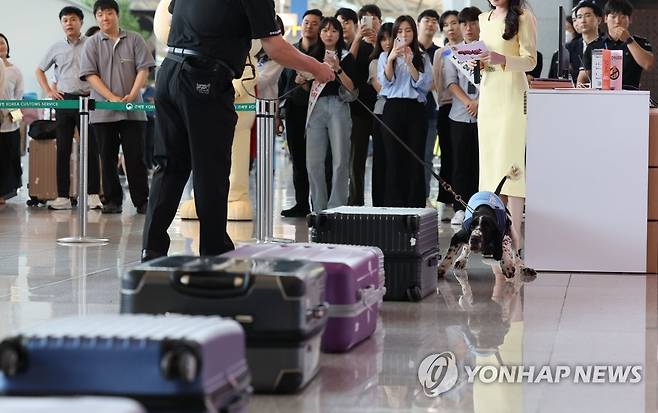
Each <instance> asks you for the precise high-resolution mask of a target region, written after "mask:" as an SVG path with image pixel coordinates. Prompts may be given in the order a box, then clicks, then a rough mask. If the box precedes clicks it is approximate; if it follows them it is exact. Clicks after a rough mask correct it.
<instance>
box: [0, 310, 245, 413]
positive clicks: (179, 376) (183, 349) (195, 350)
mask: <svg viewBox="0 0 658 413" xmlns="http://www.w3.org/2000/svg"><path fill="white" fill-rule="evenodd" d="M0 367H2V374H0V393H2V394H8V395H19V396H35V395H36V396H40V395H49V396H72V395H98V396H121V397H129V398H132V399H135V400H137V401H139V402H140V403H141V404H143V405H144V406H145V407H146V408H147V409H148V410H149V411H151V412H158V413H161V412H172V413H173V412H188V411H194V412H197V411H204V410H206V409H208V410H213V409H214V410H215V411H224V410H230V411H232V412H242V411H244V410H245V407H246V402H247V400H248V398H249V395H250V393H251V386H250V375H249V369H248V367H247V360H246V355H245V335H244V331H243V329H242V328H241V327H240V325H239V324H238V323H237V322H235V321H233V320H229V319H223V318H220V317H204V316H182V315H167V316H152V315H93V316H86V317H66V318H59V319H54V320H50V321H48V322H45V323H44V324H42V325H38V326H36V327H33V328H28V329H25V330H24V331H21V332H19V334H18V335H15V336H12V337H9V338H6V339H4V340H3V341H2V342H1V343H0Z"/></svg>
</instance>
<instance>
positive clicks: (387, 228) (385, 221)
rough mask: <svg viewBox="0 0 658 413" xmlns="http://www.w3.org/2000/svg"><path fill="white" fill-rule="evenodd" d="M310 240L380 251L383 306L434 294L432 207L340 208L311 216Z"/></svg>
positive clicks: (435, 230)
mask: <svg viewBox="0 0 658 413" xmlns="http://www.w3.org/2000/svg"><path fill="white" fill-rule="evenodd" d="M308 225H309V227H310V228H311V240H312V241H313V242H319V243H331V244H348V245H367V246H372V247H379V248H380V249H381V250H382V251H383V252H384V272H385V274H386V295H385V296H384V300H387V301H404V300H409V301H420V300H421V299H423V298H424V297H426V296H428V295H430V294H431V293H432V292H434V291H435V290H436V281H437V280H436V279H437V267H438V262H439V259H440V258H441V256H440V255H439V219H438V213H437V211H436V210H435V209H432V208H373V207H339V208H334V209H328V210H326V211H322V212H319V213H313V214H311V215H309V218H308Z"/></svg>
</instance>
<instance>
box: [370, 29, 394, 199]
mask: <svg viewBox="0 0 658 413" xmlns="http://www.w3.org/2000/svg"><path fill="white" fill-rule="evenodd" d="M392 42H393V23H384V24H382V26H381V28H380V29H379V32H378V33H377V39H376V42H375V50H373V51H372V54H371V55H370V59H371V61H370V67H369V68H368V69H369V73H368V84H369V85H371V86H372V88H373V89H374V90H375V91H376V92H377V101H376V102H375V109H374V110H373V112H374V114H375V116H377V117H378V118H379V119H381V118H382V114H383V113H384V106H385V105H386V98H385V97H384V96H382V95H380V94H379V93H380V92H381V90H382V85H381V83H379V80H377V63H378V61H379V56H380V55H381V54H382V52H383V51H384V50H391V43H392ZM382 133H383V129H382V126H381V124H380V123H379V122H378V121H377V120H376V119H375V120H373V128H372V181H371V187H372V189H371V192H372V206H374V207H383V206H384V205H385V204H384V199H385V198H384V194H385V193H386V152H385V149H384V142H383V139H382Z"/></svg>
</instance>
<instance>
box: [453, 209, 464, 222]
mask: <svg viewBox="0 0 658 413" xmlns="http://www.w3.org/2000/svg"><path fill="white" fill-rule="evenodd" d="M464 215H465V213H464V211H457V212H455V216H454V217H452V219H451V220H450V225H462V224H463V223H464Z"/></svg>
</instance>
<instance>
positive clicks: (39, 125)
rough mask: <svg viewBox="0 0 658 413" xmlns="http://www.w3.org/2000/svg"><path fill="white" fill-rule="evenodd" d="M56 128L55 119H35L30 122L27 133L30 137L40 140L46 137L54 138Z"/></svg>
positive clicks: (46, 138)
mask: <svg viewBox="0 0 658 413" xmlns="http://www.w3.org/2000/svg"><path fill="white" fill-rule="evenodd" d="M56 130H57V121H54V120H35V121H34V122H32V124H30V129H29V130H28V132H27V134H28V135H30V138H32V139H35V140H38V141H42V140H48V139H55V138H56V137H57V135H56Z"/></svg>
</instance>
